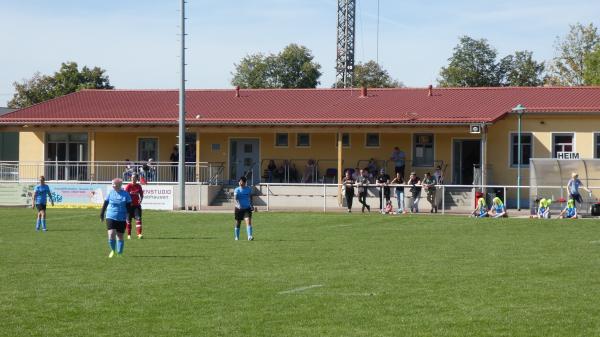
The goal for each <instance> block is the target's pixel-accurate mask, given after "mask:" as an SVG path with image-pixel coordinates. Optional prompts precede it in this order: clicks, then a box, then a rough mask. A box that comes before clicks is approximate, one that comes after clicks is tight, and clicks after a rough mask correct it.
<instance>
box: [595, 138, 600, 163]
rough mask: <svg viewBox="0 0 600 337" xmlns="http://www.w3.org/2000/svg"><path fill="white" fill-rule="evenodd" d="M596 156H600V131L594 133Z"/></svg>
mask: <svg viewBox="0 0 600 337" xmlns="http://www.w3.org/2000/svg"><path fill="white" fill-rule="evenodd" d="M594 145H595V146H594V149H595V151H594V158H600V133H596V134H594Z"/></svg>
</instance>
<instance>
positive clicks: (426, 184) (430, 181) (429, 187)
mask: <svg viewBox="0 0 600 337" xmlns="http://www.w3.org/2000/svg"><path fill="white" fill-rule="evenodd" d="M435 185H436V181H435V178H434V177H433V176H432V175H431V173H429V172H427V173H425V177H423V188H424V189H425V192H426V193H427V201H429V204H430V205H431V210H430V211H429V212H430V213H437V204H436V200H435Z"/></svg>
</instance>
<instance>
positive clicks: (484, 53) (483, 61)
mask: <svg viewBox="0 0 600 337" xmlns="http://www.w3.org/2000/svg"><path fill="white" fill-rule="evenodd" d="M497 54H498V53H497V52H496V49H494V48H492V47H490V45H489V44H488V42H487V40H486V39H480V40H475V39H473V38H471V37H468V36H463V37H461V38H460V41H459V43H458V45H457V46H456V47H454V53H453V54H452V56H451V57H450V58H449V59H448V61H450V63H449V64H448V66H447V67H442V70H441V71H440V76H441V78H440V79H438V84H439V85H440V86H442V87H496V86H499V85H500V81H501V76H499V73H498V70H499V66H498V64H497V63H496V56H497Z"/></svg>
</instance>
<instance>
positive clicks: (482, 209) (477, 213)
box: [470, 198, 488, 218]
mask: <svg viewBox="0 0 600 337" xmlns="http://www.w3.org/2000/svg"><path fill="white" fill-rule="evenodd" d="M470 216H471V217H475V218H485V217H487V216H488V209H487V205H486V203H485V199H484V198H479V199H477V207H475V209H474V210H473V212H471V215H470Z"/></svg>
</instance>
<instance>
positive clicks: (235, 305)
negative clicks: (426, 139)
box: [0, 209, 600, 337]
mask: <svg viewBox="0 0 600 337" xmlns="http://www.w3.org/2000/svg"><path fill="white" fill-rule="evenodd" d="M144 215H145V228H144V230H145V238H144V239H143V240H137V239H136V240H130V241H127V242H126V246H125V256H124V257H123V258H118V259H117V258H113V259H108V258H107V255H108V252H109V251H108V245H107V242H106V230H105V227H104V225H103V224H101V223H100V222H99V220H98V211H97V210H79V209H49V219H48V227H49V231H48V232H47V233H41V232H39V233H38V232H35V231H34V211H33V210H31V209H0V230H1V231H0V247H1V248H2V249H1V250H0V335H1V336H20V337H21V336H494V337H497V336H568V337H573V336H600V318H599V317H600V224H599V223H598V221H589V220H577V221H559V220H549V221H540V220H528V219H498V220H495V219H481V220H478V219H468V218H463V217H452V216H446V217H444V216H429V215H424V216H403V217H395V216H382V215H379V214H369V215H367V214H365V215H363V214H351V215H350V214H345V213H344V214H341V213H339V214H318V213H256V214H255V217H254V221H255V236H256V240H255V241H253V242H248V241H245V240H244V241H238V242H236V241H234V240H233V230H232V223H233V221H232V218H233V215H232V214H192V213H160V212H150V211H147V212H146V213H144ZM242 237H243V238H244V239H245V230H244V229H242Z"/></svg>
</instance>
